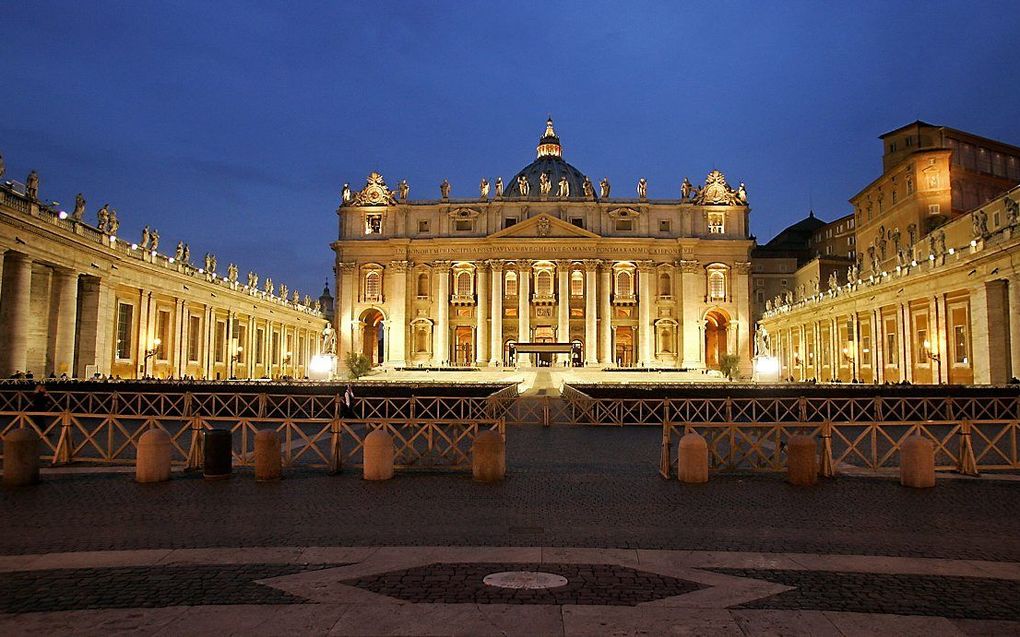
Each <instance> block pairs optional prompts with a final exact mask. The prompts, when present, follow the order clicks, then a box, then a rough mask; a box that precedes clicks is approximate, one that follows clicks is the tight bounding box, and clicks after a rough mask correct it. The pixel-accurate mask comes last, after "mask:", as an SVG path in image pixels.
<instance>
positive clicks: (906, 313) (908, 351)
mask: <svg viewBox="0 0 1020 637" xmlns="http://www.w3.org/2000/svg"><path fill="white" fill-rule="evenodd" d="M896 317H897V320H898V322H899V325H900V328H899V331H900V341H899V345H900V352H901V353H902V356H901V358H902V360H903V373H902V374H901V375H900V380H904V379H905V380H908V381H910V382H913V381H914V347H913V344H914V334H913V330H912V329H911V327H910V307H909V306H908V305H907V304H906V303H900V306H899V308H898V309H897V312H896Z"/></svg>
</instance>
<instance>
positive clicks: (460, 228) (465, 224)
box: [454, 219, 474, 232]
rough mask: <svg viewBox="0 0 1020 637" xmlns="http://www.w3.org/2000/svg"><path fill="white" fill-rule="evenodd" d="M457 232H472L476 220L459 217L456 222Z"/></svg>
mask: <svg viewBox="0 0 1020 637" xmlns="http://www.w3.org/2000/svg"><path fill="white" fill-rule="evenodd" d="M454 223H455V227H456V229H457V232H470V231H471V228H472V227H473V226H474V222H472V221H471V220H470V219H458V220H457V221H455V222H454Z"/></svg>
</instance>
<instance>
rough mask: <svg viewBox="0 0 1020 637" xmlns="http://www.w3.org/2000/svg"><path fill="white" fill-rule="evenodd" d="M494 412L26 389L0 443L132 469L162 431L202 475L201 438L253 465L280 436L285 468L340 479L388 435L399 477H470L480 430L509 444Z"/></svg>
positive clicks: (429, 402)
mask: <svg viewBox="0 0 1020 637" xmlns="http://www.w3.org/2000/svg"><path fill="white" fill-rule="evenodd" d="M42 400H45V402H46V405H45V408H44V409H40V408H38V407H39V403H40V402H41V401H42ZM487 411H488V403H486V397H484V396H455V397H443V396H411V397H367V398H356V399H355V400H354V402H353V404H352V405H351V407H350V409H348V408H346V406H345V405H343V404H342V401H341V397H340V395H339V394H335V393H334V394H329V395H321V394H313V395H293V394H283V393H231V392H220V393H216V392H210V393H201V392H181V393H173V392H166V391H146V392H91V391H81V390H77V391H75V390H66V391H65V390H52V391H48V392H47V393H46V395H45V397H44V399H40V397H39V395H37V394H34V393H33V392H32V391H27V390H26V391H16V392H3V393H0V435H3V434H6V433H7V432H8V431H10V430H12V429H18V428H28V427H30V428H32V429H35V431H36V432H37V433H38V434H39V436H40V438H41V441H40V442H41V451H42V454H43V458H45V459H48V460H50V461H51V462H52V463H53V464H67V463H71V462H95V463H106V464H114V463H128V462H133V461H134V459H135V454H136V452H137V443H138V439H139V438H140V437H141V435H142V434H143V433H144V432H145V431H147V430H149V429H152V428H159V429H163V430H164V431H166V432H167V434H168V435H169V436H170V440H171V450H172V455H173V459H174V461H175V462H177V463H179V464H186V465H187V466H188V467H191V468H197V467H199V466H200V465H201V462H202V460H201V459H202V453H201V440H202V436H201V432H202V431H203V430H206V429H213V428H225V429H229V430H230V431H231V432H233V434H234V459H235V462H237V463H238V464H240V465H248V464H251V463H252V462H253V457H254V439H255V432H257V431H258V430H259V429H263V428H269V429H275V430H276V431H277V433H278V434H279V435H280V438H281V441H282V449H283V453H284V464H285V465H286V466H294V465H298V464H303V465H308V466H325V467H328V468H329V469H330V470H333V471H339V470H340V468H341V467H342V466H345V465H354V466H360V464H361V460H360V458H361V451H362V445H363V444H364V437H365V436H366V435H368V433H370V432H371V431H372V430H374V429H377V428H384V429H386V431H387V432H388V433H390V434H391V435H392V436H393V438H394V442H395V445H396V466H397V467H399V468H405V469H407V468H444V469H451V470H470V468H471V462H470V448H471V444H472V442H473V441H474V438H475V436H476V435H477V434H478V433H479V432H480V431H485V430H496V431H498V432H499V433H500V435H501V436H502V437H503V438H504V440H505V436H506V432H505V421H504V420H503V418H502V417H492V416H489V415H488V413H487Z"/></svg>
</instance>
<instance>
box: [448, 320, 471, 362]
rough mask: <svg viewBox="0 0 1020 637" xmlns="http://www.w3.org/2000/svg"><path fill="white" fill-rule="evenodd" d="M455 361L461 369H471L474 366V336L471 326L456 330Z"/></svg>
mask: <svg viewBox="0 0 1020 637" xmlns="http://www.w3.org/2000/svg"><path fill="white" fill-rule="evenodd" d="M453 342H454V347H455V348H456V350H455V351H454V359H453V360H454V361H455V364H456V365H458V366H461V367H470V366H471V365H473V364H474V334H473V332H472V330H471V327H469V326H459V327H457V328H456V329H455V330H454V337H453Z"/></svg>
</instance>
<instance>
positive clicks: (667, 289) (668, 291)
mask: <svg viewBox="0 0 1020 637" xmlns="http://www.w3.org/2000/svg"><path fill="white" fill-rule="evenodd" d="M672 295H673V279H672V277H670V276H669V272H662V273H660V274H659V296H672Z"/></svg>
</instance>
